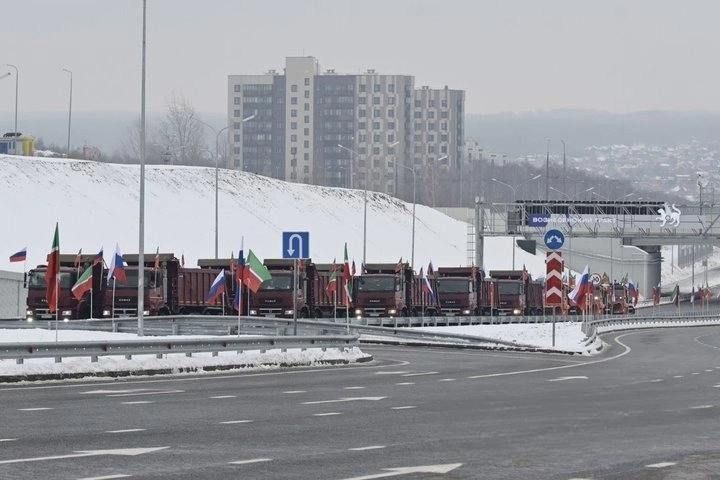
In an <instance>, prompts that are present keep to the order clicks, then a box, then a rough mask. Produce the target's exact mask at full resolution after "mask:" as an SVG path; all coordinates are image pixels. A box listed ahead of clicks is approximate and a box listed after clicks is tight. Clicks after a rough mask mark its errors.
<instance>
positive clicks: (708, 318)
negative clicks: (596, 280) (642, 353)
mask: <svg viewBox="0 0 720 480" xmlns="http://www.w3.org/2000/svg"><path fill="white" fill-rule="evenodd" d="M658 323H660V324H666V326H669V327H671V326H682V325H698V324H699V325H720V312H718V311H706V312H702V311H699V312H692V311H689V312H682V313H680V312H676V313H670V314H667V313H659V314H658V313H656V314H654V315H633V316H630V317H627V316H622V317H620V316H614V317H612V316H611V317H606V318H598V319H591V320H588V321H587V322H584V323H583V332H584V333H585V334H586V335H587V336H588V337H591V336H593V335H597V334H598V333H609V332H612V331H615V330H623V329H632V328H651V327H653V326H657V325H656V324H658ZM651 324H655V325H651Z"/></svg>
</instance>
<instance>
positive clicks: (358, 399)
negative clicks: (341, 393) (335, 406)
mask: <svg viewBox="0 0 720 480" xmlns="http://www.w3.org/2000/svg"><path fill="white" fill-rule="evenodd" d="M386 398H387V397H343V398H337V399H335V400H315V401H313V402H302V405H319V404H321V403H341V402H377V401H378V400H384V399H386Z"/></svg>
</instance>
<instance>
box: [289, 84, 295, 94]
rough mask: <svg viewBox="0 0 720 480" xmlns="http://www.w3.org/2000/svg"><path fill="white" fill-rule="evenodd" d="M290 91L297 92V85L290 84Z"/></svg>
mask: <svg viewBox="0 0 720 480" xmlns="http://www.w3.org/2000/svg"><path fill="white" fill-rule="evenodd" d="M290 91H291V92H293V93H295V92H297V85H290Z"/></svg>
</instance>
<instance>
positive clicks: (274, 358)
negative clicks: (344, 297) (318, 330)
mask: <svg viewBox="0 0 720 480" xmlns="http://www.w3.org/2000/svg"><path fill="white" fill-rule="evenodd" d="M160 338H162V339H176V338H183V339H187V338H204V337H202V336H191V335H183V336H166V337H147V340H148V341H152V340H157V339H160ZM212 338H222V337H212ZM229 338H237V337H229ZM58 340H59V342H60V343H62V342H70V341H93V340H99V341H106V340H138V337H137V335H135V334H132V333H112V332H95V331H87V330H60V331H59V332H58ZM54 341H55V331H52V330H44V329H39V328H34V329H0V342H1V343H39V342H54ZM364 357H366V355H365V354H364V353H363V352H362V351H361V350H360V349H359V348H351V349H348V350H347V351H342V350H339V349H332V348H328V349H327V350H326V351H324V352H323V351H322V350H321V349H319V348H309V349H307V350H305V351H300V350H299V349H288V350H287V351H286V352H281V351H280V349H273V350H266V351H265V353H260V351H259V350H256V351H251V350H248V351H245V352H243V353H241V354H237V353H236V352H219V353H218V356H217V357H212V355H211V353H210V352H207V353H197V354H193V356H192V357H186V356H185V354H184V353H174V354H167V355H165V356H164V357H163V358H162V359H158V358H156V357H155V355H134V356H133V357H132V359H131V360H127V359H125V357H123V356H121V355H109V356H102V357H99V358H98V361H97V362H91V361H90V357H67V358H63V361H62V362H61V363H55V361H54V359H53V358H33V359H29V360H25V363H23V364H21V365H17V364H16V363H15V360H0V381H2V378H3V377H13V376H25V375H47V374H78V373H88V374H97V373H108V372H141V371H148V370H163V371H165V372H169V373H181V372H193V373H201V372H202V368H204V367H215V366H222V365H242V366H243V368H262V369H270V368H279V367H280V366H289V365H321V364H323V363H327V362H336V361H347V362H355V361H357V360H358V359H362V358H364ZM165 372H163V373H165Z"/></svg>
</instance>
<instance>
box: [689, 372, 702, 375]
mask: <svg viewBox="0 0 720 480" xmlns="http://www.w3.org/2000/svg"><path fill="white" fill-rule="evenodd" d="M690 375H700V372H692V373H691V374H690Z"/></svg>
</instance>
